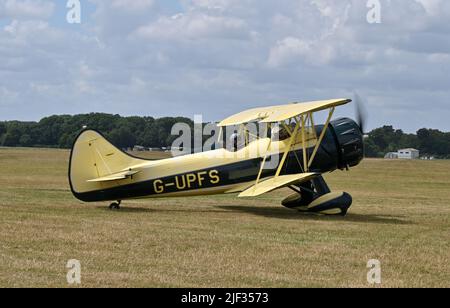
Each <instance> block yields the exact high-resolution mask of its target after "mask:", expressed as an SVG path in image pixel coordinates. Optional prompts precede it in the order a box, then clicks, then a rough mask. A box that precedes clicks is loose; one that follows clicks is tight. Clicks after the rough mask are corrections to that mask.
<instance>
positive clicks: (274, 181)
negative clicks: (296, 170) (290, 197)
mask: <svg viewBox="0 0 450 308" xmlns="http://www.w3.org/2000/svg"><path fill="white" fill-rule="evenodd" d="M319 175H320V174H318V173H300V174H293V175H284V176H278V177H274V178H271V179H268V180H266V181H264V182H261V183H259V184H257V185H254V186H252V187H250V188H249V189H247V190H246V191H244V192H242V193H241V194H240V195H239V197H240V198H245V197H257V196H260V195H263V194H265V193H268V192H271V191H274V190H276V189H279V188H283V187H287V186H290V185H295V184H299V183H303V182H307V181H310V180H312V179H313V178H315V177H316V176H319Z"/></svg>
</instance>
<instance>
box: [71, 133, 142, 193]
mask: <svg viewBox="0 0 450 308" xmlns="http://www.w3.org/2000/svg"><path fill="white" fill-rule="evenodd" d="M142 162H144V160H141V159H138V158H135V157H132V156H130V155H128V154H126V153H124V152H122V151H121V150H120V149H118V148H117V147H115V146H114V145H112V144H111V143H110V142H109V141H108V140H107V139H106V138H105V137H104V136H103V135H102V134H100V133H99V132H97V131H94V130H85V131H83V132H81V133H80V135H78V137H77V139H76V140H75V142H74V145H73V147H72V152H71V155H70V164H69V182H70V186H71V189H72V192H73V193H74V195H75V196H77V195H80V194H82V193H85V192H92V191H97V190H102V189H105V188H108V187H110V186H111V185H113V184H114V183H113V182H114V181H117V180H121V179H125V178H127V177H129V176H133V175H134V174H136V173H137V171H132V170H129V169H127V168H129V167H130V166H134V165H138V164H140V163H142Z"/></svg>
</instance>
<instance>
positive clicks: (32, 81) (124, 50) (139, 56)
mask: <svg viewBox="0 0 450 308" xmlns="http://www.w3.org/2000/svg"><path fill="white" fill-rule="evenodd" d="M67 2H68V1H67V0H57V1H50V0H0V120H27V121H28V120H30V121H31V120H39V119H41V118H42V117H45V116H49V115H53V114H78V113H90V112H107V113H114V114H121V115H124V116H127V115H140V116H154V117H161V116H186V117H190V118H193V117H194V115H197V114H201V115H203V119H204V120H205V121H219V120H221V119H223V118H225V117H227V116H229V115H231V114H233V113H236V112H240V111H242V110H245V109H247V108H253V107H260V106H271V105H278V104H285V103H290V102H298V101H300V102H301V101H311V100H322V99H330V98H353V97H355V96H360V97H361V98H362V100H363V101H364V103H365V105H366V109H367V113H368V114H369V120H368V129H371V128H375V127H379V126H382V125H386V124H389V125H394V126H395V127H396V128H401V129H403V130H405V131H407V132H415V131H416V130H418V129H420V128H422V127H431V128H437V129H441V130H444V131H450V121H449V120H448V119H450V22H449V20H450V1H448V0H401V1H398V0H379V1H374V0H370V1H368V0H367V1H366V0H340V1H335V0H278V1H274V0H271V1H269V0H179V1H177V0H133V1H127V0H81V1H80V3H81V20H80V23H79V24H70V23H68V22H67V18H66V17H67V14H68V12H69V10H70V9H68V8H67V7H66V5H67ZM373 2H378V3H379V5H380V11H379V12H380V15H379V17H380V19H379V21H380V23H370V22H369V21H368V18H367V15H368V13H369V11H370V12H373V10H372V7H368V4H369V5H372V4H373ZM378 3H377V4H378ZM377 4H376V6H375V7H376V8H377V7H378V5H377ZM370 16H377V17H378V15H370ZM337 116H349V117H354V107H353V106H346V107H344V108H340V109H339V111H338V113H337Z"/></svg>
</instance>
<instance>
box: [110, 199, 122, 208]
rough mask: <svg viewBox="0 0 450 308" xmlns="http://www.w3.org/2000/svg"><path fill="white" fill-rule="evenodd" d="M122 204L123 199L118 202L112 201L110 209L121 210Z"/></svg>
mask: <svg viewBox="0 0 450 308" xmlns="http://www.w3.org/2000/svg"><path fill="white" fill-rule="evenodd" d="M121 204H122V200H118V201H117V202H113V203H111V205H110V206H109V209H110V210H120V205H121Z"/></svg>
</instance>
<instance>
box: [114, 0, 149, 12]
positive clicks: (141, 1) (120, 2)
mask: <svg viewBox="0 0 450 308" xmlns="http://www.w3.org/2000/svg"><path fill="white" fill-rule="evenodd" d="M111 4H112V7H113V8H115V9H124V10H129V11H140V10H146V9H149V8H151V7H152V6H153V5H154V0H133V1H129V0H112V1H111Z"/></svg>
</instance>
